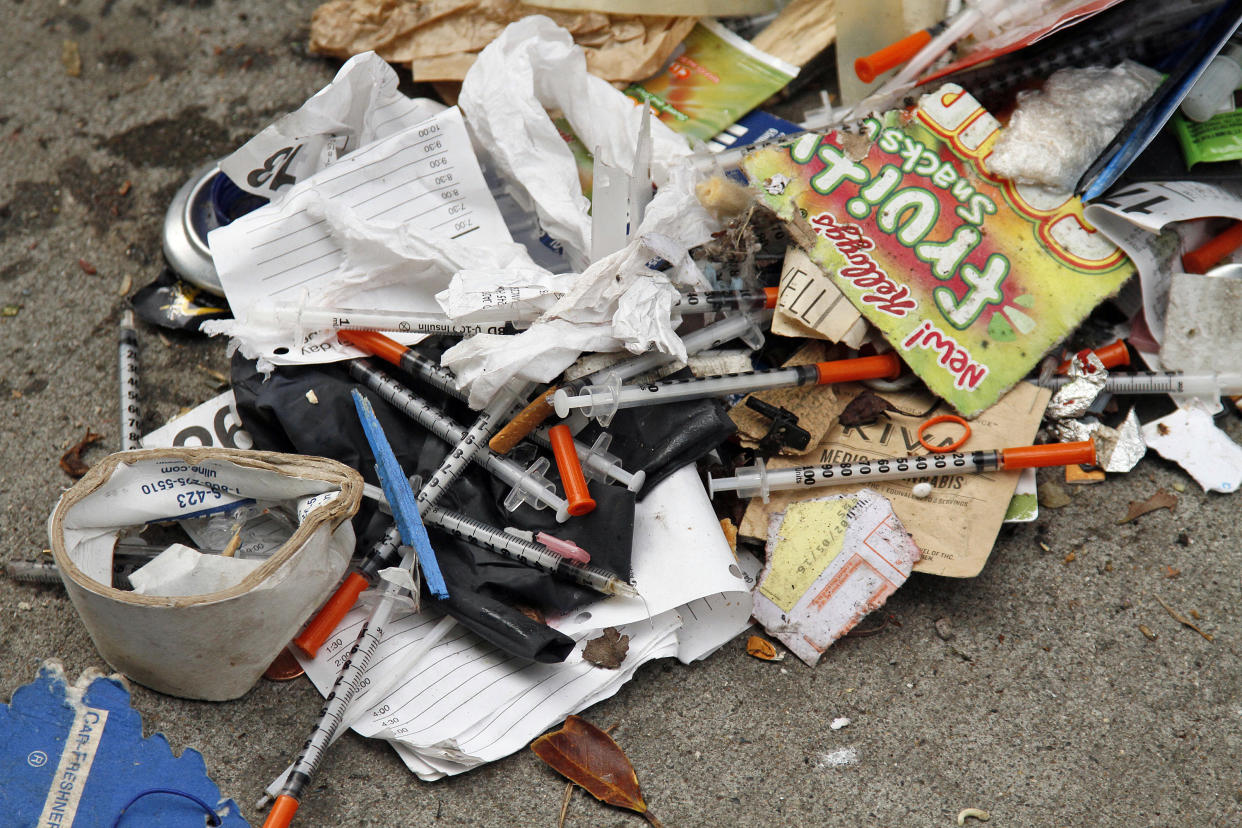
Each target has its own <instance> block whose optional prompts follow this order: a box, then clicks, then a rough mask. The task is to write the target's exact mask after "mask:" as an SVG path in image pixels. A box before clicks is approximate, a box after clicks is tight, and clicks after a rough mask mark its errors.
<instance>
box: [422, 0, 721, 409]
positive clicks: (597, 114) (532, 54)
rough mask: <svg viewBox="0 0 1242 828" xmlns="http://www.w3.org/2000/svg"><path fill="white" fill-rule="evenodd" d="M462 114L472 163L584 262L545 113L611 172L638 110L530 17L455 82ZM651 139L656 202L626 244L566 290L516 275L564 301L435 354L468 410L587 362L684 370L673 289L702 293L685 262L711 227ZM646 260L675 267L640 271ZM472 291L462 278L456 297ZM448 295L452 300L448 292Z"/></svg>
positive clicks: (623, 159)
mask: <svg viewBox="0 0 1242 828" xmlns="http://www.w3.org/2000/svg"><path fill="white" fill-rule="evenodd" d="M459 105H460V106H461V108H462V111H463V112H465V113H466V115H467V117H468V119H469V124H470V128H471V131H472V132H473V134H474V135H475V137H476V139H477V140H476V145H477V146H478V148H479V152H480V154H482V155H485V156H486V158H487V160H488V161H489V162H490V164H491V166H492V167H493V168H494V169H495V170H496V171H498V173H499V174H500V175H501V176H502V177H503V178H504V179H505V181H506V184H507V187H508V189H509V191H510V192H511V194H513V196H514V198H515V199H516V200H518V202H519V203H522V204H523V205H524V206H526V207H528V209H532V210H534V211H535V212H536V213H537V215H538V217H539V221H540V224H541V225H542V227H543V229H544V230H545V231H546V232H547V233H548V234H549V235H551V236H552V237H553V238H554V239H556V240H557V241H558V242H560V243H561V244H562V245H564V247H565V250H566V253H567V254H568V255H569V256H570V259H571V261H574V262H578V263H585V262H586V261H587V258H588V252H587V251H589V250H590V248H591V244H590V241H591V236H590V232H591V231H590V228H591V220H590V217H589V216H588V214H587V207H588V204H587V201H586V199H585V197H583V196H582V190H581V187H580V185H579V183H578V171H577V165H576V163H575V161H574V159H573V156H572V155H571V154H570V152H569V149H568V147H567V146H566V145H565V142H564V140H563V139H562V138H561V137H560V134H559V133H558V132H557V130H556V127H555V126H554V125H553V123H552V121H551V119H550V118H549V117H548V114H547V110H548V109H553V108H555V109H559V110H560V111H561V112H562V113H563V114H564V115H565V117H566V118H567V119H568V120H569V122H570V125H571V126H572V127H573V129H574V131H575V132H576V133H577V134H578V137H579V138H581V139H582V141H583V143H584V144H586V146H587V147H589V148H591V149H592V150H593V151H594V152H595V153H596V155H597V157H598V158H599V159H600V160H601V161H604V162H605V163H608V164H611V165H613V166H616V167H618V168H621V169H630V168H631V167H632V166H633V163H634V153H635V148H636V145H637V137H638V130H639V126H640V123H641V121H642V110H641V109H640V108H639V107H638V106H636V105H635V103H634V101H633V100H631V99H630V98H628V97H626V96H625V95H623V94H622V93H620V92H618V91H617V90H616V89H614V88H613V87H612V86H610V85H609V84H608V83H606V82H604V81H603V80H600V79H599V78H596V77H593V76H591V75H589V74H587V71H586V61H585V58H584V57H583V54H582V50H581V48H580V47H578V46H577V45H575V44H574V43H573V39H572V37H571V36H570V35H569V33H568V32H567V31H565V30H564V29H562V28H560V27H559V26H557V25H556V24H555V23H553V22H552V21H551V20H549V19H548V18H546V17H542V16H539V15H535V16H532V17H528V18H525V19H523V20H521V21H518V22H517V23H514V24H512V25H510V26H509V27H508V28H507V29H505V31H504V33H502V34H501V36H500V37H499V38H497V39H496V40H495V41H494V42H493V43H492V44H490V45H489V46H488V47H487V48H486V49H484V50H483V52H482V53H481V54H480V56H479V59H478V60H477V61H476V62H475V64H474V66H473V67H472V68H471V70H470V73H469V74H468V75H467V76H466V80H465V82H464V84H463V86H462V94H461V97H460V99H459ZM651 130H652V160H651V170H652V179H653V181H655V183H656V184H657V185H658V186H659V190H658V191H657V192H656V194H655V197H654V198H653V199H652V200H651V203H650V204H648V205H647V209H646V212H645V214H644V216H643V220H642V222H641V224H640V225H639V227H638V230H637V232H636V233H635V234H634V238H633V239H632V240H631V241H630V242H629V244H627V245H626V246H625V247H623V248H622V249H621V250H618V251H617V252H615V253H613V254H611V255H609V256H606V257H604V258H602V259H600V260H599V261H596V262H594V263H591V264H590V265H589V266H587V267H585V269H584V270H583V271H582V273H581V274H579V275H577V276H576V277H575V276H573V275H572V274H567V275H563V276H556V277H553V275H552V274H550V273H549V274H547V276H545V277H543V279H542V280H540V279H538V278H537V273H535V272H530V273H527V274H524V278H526V279H528V280H529V282H528V284H529V286H530V287H532V288H538V287H542V288H544V289H546V290H547V291H548V292H549V293H561V292H562V291H563V294H562V295H561V296H560V297H559V298H558V299H557V300H556V301H555V302H554V303H553V304H552V305H551V306H550V307H548V309H547V310H546V312H545V313H544V314H543V315H542V316H541V317H539V319H537V320H536V321H535V322H534V323H533V324H532V325H531V326H530V328H529V329H527V330H526V331H524V332H522V333H521V334H519V335H517V336H496V335H490V334H480V335H477V336H473V337H470V338H469V339H467V340H464V341H463V342H462V343H461V344H459V345H455V346H454V347H452V348H450V349H449V350H448V351H446V352H445V354H444V357H443V364H444V365H445V366H446V367H449V368H452V369H453V370H454V371H455V372H456V373H457V377H458V381H459V383H461V384H462V386H463V387H465V386H469V389H470V404H471V405H472V406H474V407H479V406H482V405H483V404H485V403H486V402H487V400H489V399H491V397H492V395H494V394H495V393H496V391H497V390H498V389H500V388H501V387H503V386H504V385H506V384H507V383H509V382H511V381H513V380H514V379H515V378H519V379H522V380H526V381H530V382H547V381H549V380H551V379H553V378H554V377H556V376H557V375H558V374H559V373H560V372H561V371H563V370H564V369H565V368H566V367H568V366H569V365H570V364H571V363H572V362H573V361H574V360H575V359H576V358H577V357H578V355H579V354H580V353H581V352H582V351H586V350H592V351H615V350H619V349H621V348H624V349H626V350H629V351H631V352H633V353H642V352H643V351H646V350H648V349H649V348H656V349H658V350H660V351H662V352H664V353H670V354H674V355H676V356H678V357H679V358H682V359H684V358H685V347H684V346H683V345H682V343H681V340H680V338H679V337H678V336H677V335H676V333H674V327H675V326H676V324H677V323H678V322H679V321H680V320H679V319H678V318H677V317H674V316H672V315H671V312H670V309H671V307H672V302H673V301H674V299H675V298H676V292H677V290H678V289H679V288H680V289H690V288H704V287H708V284H707V281H706V279H705V277H703V275H702V273H701V272H700V271H699V270H698V269H697V268H696V267H695V266H694V264H693V262H691V261H690V258H689V256H688V255H687V251H688V250H689V249H690V248H691V247H695V246H697V245H700V244H703V243H704V242H706V241H707V240H708V239H710V238H711V234H712V232H713V231H714V230H717V229H718V228H719V224H718V223H717V222H716V221H715V219H713V218H712V217H711V216H710V215H709V214H708V213H707V211H706V210H704V209H703V208H702V206H701V205H700V204H699V202H698V198H697V197H696V196H695V193H694V185H695V183H696V173H695V172H694V171H693V170H692V169H691V167H690V166H689V165H688V164H686V163H685V160H686V158H687V157H688V156H689V155H690V150H689V149H688V147H687V146H686V143H685V140H684V139H683V138H681V137H680V136H678V135H676V134H675V133H673V132H672V131H671V130H669V129H668V128H667V127H666V126H664V125H663V124H662V123H660V122H659V121H653V122H652V123H651ZM657 258H661V259H664V260H665V261H667V262H669V263H670V264H671V265H672V267H671V268H670V269H668V270H666V271H656V270H653V269H651V268H649V267H647V264H648V263H649V262H650V261H651V260H653V259H657ZM480 284H482V283H481V282H480V281H478V279H477V277H476V276H475V275H471V276H469V277H467V278H466V279H464V280H463V283H462V284H461V285H460V286H459V287H458V288H457V289H456V290H457V294H456V295H466V294H468V293H469V292H470V291H471V290H472V289H477V287H478V286H479V285H480ZM566 286H568V288H566ZM448 294H449V297H452V296H454V295H455V293H454V288H453V287H450V289H449V291H448Z"/></svg>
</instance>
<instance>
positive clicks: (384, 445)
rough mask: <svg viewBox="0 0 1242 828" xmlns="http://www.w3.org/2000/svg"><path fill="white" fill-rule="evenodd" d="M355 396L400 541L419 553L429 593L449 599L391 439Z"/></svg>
mask: <svg viewBox="0 0 1242 828" xmlns="http://www.w3.org/2000/svg"><path fill="white" fill-rule="evenodd" d="M352 395H353V398H354V407H355V408H357V409H358V419H359V421H360V422H361V423H362V431H363V433H365V434H366V436H367V442H368V443H369V444H370V445H371V452H372V453H373V454H374V455H375V473H376V474H378V475H379V481H380V486H381V488H383V490H384V496H385V497H386V498H388V505H389V506H390V507H391V508H392V514H393V517H394V518H396V521H397V528H399V529H400V530H401V539H402V540H403V541H405V543H407V544H408V545H410V546H412V547H414V551H415V552H416V553H418V563H419V566H421V567H422V569H423V579H424V580H425V581H426V582H427V590H428V591H429V592H430V593H431V594H432V595H433V596H435V597H436V598H440V599H444V598H447V597H449V594H448V586H447V585H446V584H445V583H444V576H443V575H441V574H440V564H439V563H437V562H436V553H435V552H434V551H433V550H432V548H431V541H430V540H428V538H427V529H426V528H425V527H424V526H423V519H422V516H421V515H420V514H419V513H418V504H417V503H416V502H415V501H414V490H413V489H411V488H410V481H409V480H408V479H407V478H406V476H405V473H404V472H402V471H401V466H400V465H399V464H398V463H397V457H396V455H394V454H393V453H392V446H390V445H388V438H387V437H386V436H385V435H384V429H383V427H381V426H380V424H379V420H377V419H376V418H375V411H374V410H373V409H372V408H371V401H370V400H368V399H367V398H366V397H364V396H362V394H361V393H359V392H358V389H356V388H355V389H354V390H353V392H352Z"/></svg>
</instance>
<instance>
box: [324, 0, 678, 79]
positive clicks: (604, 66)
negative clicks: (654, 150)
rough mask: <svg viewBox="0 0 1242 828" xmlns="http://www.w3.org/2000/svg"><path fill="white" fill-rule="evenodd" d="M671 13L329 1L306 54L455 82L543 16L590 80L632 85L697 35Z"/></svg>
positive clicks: (497, 1) (499, 1) (421, 0)
mask: <svg viewBox="0 0 1242 828" xmlns="http://www.w3.org/2000/svg"><path fill="white" fill-rule="evenodd" d="M670 13H671V12H669V13H665V14H664V15H660V16H654V15H652V16H635V15H620V14H618V15H612V14H603V13H600V12H598V11H580V10H578V11H558V10H555V9H544V8H536V7H533V6H530V5H527V4H525V3H519V2H514V0H404V2H400V1H398V2H392V0H333V2H329V3H324V4H323V5H321V6H320V7H319V8H317V9H315V11H314V13H313V14H312V15H311V35H310V51H311V52H312V53H313V54H320V55H331V56H332V57H338V58H348V57H350V56H351V55H356V54H359V53H360V52H366V51H372V50H373V51H375V52H376V53H378V54H379V56H380V57H382V58H384V60H387V61H389V62H391V63H408V64H409V65H410V71H411V72H412V73H413V75H414V79H415V80H417V81H460V80H462V79H464V78H465V77H466V72H468V71H469V69H470V67H471V66H472V65H473V64H474V59H475V58H476V57H477V56H478V53H479V52H481V51H482V50H483V47H485V46H486V45H487V44H488V43H491V42H492V41H493V40H495V39H496V38H497V37H498V36H499V35H500V33H501V31H503V30H504V28H505V27H506V26H508V25H509V24H510V23H512V22H514V21H516V20H520V19H521V18H523V17H526V16H528V15H532V14H541V15H544V16H547V17H550V18H551V19H553V20H554V21H555V22H556V23H557V24H558V25H560V26H563V27H564V28H566V29H568V30H569V32H570V33H571V34H572V35H573V37H574V41H575V42H576V43H578V44H579V45H580V46H582V47H583V49H585V50H586V57H587V66H588V67H589V68H590V71H591V73H592V74H594V75H597V76H598V77H601V78H604V79H605V80H608V81H636V80H642V79H643V78H646V77H649V76H651V75H653V74H655V73H656V72H657V71H658V70H659V68H660V67H661V66H663V65H664V62H665V61H666V60H667V59H668V57H669V55H671V54H672V53H673V50H674V49H676V48H677V46H678V44H680V43H681V42H682V40H684V39H685V37H686V35H688V34H689V33H690V30H691V29H693V28H694V24H695V22H696V20H695V18H694V17H680V16H679V17H672V16H668V14H670Z"/></svg>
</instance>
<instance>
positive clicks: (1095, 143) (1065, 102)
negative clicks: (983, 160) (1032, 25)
mask: <svg viewBox="0 0 1242 828" xmlns="http://www.w3.org/2000/svg"><path fill="white" fill-rule="evenodd" d="M1159 83H1160V75H1159V73H1157V72H1154V71H1152V70H1151V69H1148V68H1146V67H1145V66H1142V65H1140V64H1137V63H1134V62H1133V61H1126V62H1124V63H1122V64H1120V65H1118V66H1115V67H1113V68H1112V69H1105V68H1104V67H1102V66H1089V67H1087V68H1085V69H1062V70H1061V71H1059V72H1055V73H1053V75H1052V76H1051V77H1050V78H1048V81H1047V83H1045V84H1044V86H1043V88H1042V89H1041V90H1039V91H1037V92H1030V93H1024V94H1020V95H1019V96H1018V108H1017V110H1016V111H1015V112H1014V113H1013V117H1012V118H1010V120H1009V125H1008V126H1007V127H1006V128H1005V129H1004V130H1003V131H1002V132H1001V135H1000V138H998V139H997V141H996V145H995V146H994V147H993V149H992V154H991V155H990V156H989V157H988V169H989V170H991V171H992V172H993V173H995V174H996V175H1000V176H1003V177H1005V178H1008V179H1011V180H1013V181H1016V182H1018V183H1019V184H1033V185H1035V186H1038V187H1046V188H1047V189H1049V190H1055V191H1058V192H1064V191H1068V190H1070V189H1072V188H1073V187H1074V185H1075V184H1076V183H1077V182H1078V179H1079V178H1080V177H1081V176H1082V174H1083V173H1084V172H1086V170H1087V167H1088V166H1090V164H1091V162H1092V161H1094V160H1095V158H1096V157H1097V156H1098V155H1099V154H1100V153H1101V152H1102V151H1103V150H1104V148H1105V147H1106V146H1108V142H1109V141H1111V140H1113V137H1114V136H1115V135H1116V134H1117V132H1118V130H1120V129H1121V127H1122V126H1124V125H1125V122H1126V121H1127V120H1128V119H1129V118H1130V116H1131V115H1133V114H1134V112H1135V111H1136V110H1137V109H1138V108H1139V106H1141V105H1142V103H1143V101H1145V100H1147V98H1148V97H1149V96H1150V95H1151V93H1152V92H1153V91H1155V89H1156V86H1157V85H1159Z"/></svg>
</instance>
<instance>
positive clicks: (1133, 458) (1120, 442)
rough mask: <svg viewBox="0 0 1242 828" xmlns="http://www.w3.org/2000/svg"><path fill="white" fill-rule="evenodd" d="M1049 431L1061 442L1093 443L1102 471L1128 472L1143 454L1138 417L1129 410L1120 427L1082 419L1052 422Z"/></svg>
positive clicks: (1093, 419)
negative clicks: (1086, 441) (1083, 441)
mask: <svg viewBox="0 0 1242 828" xmlns="http://www.w3.org/2000/svg"><path fill="white" fill-rule="evenodd" d="M1051 428H1052V432H1053V433H1054V434H1055V435H1056V436H1057V438H1058V439H1059V440H1061V441H1062V442H1066V443H1072V442H1077V441H1080V440H1091V441H1092V442H1094V443H1095V454H1096V462H1097V465H1098V466H1099V467H1100V468H1101V469H1103V470H1104V471H1106V472H1128V471H1130V470H1131V469H1133V468H1134V467H1135V466H1137V465H1138V461H1140V460H1142V459H1143V455H1144V454H1146V453H1147V444H1146V443H1145V442H1144V441H1143V435H1142V432H1141V430H1140V428H1139V419H1138V415H1137V414H1135V413H1134V409H1133V408H1131V409H1130V413H1129V414H1127V415H1126V418H1125V420H1123V421H1122V423H1121V427H1120V428H1111V427H1109V426H1106V425H1104V424H1103V423H1101V422H1100V421H1099V420H1097V419H1095V418H1094V417H1090V418H1088V419H1085V420H1061V421H1059V422H1055V423H1053V424H1052V426H1051Z"/></svg>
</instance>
